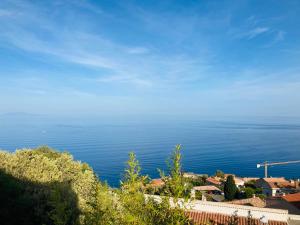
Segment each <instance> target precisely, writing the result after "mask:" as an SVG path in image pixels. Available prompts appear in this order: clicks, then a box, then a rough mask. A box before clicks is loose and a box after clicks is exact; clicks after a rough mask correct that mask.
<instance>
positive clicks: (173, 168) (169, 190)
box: [160, 145, 190, 198]
mask: <svg viewBox="0 0 300 225" xmlns="http://www.w3.org/2000/svg"><path fill="white" fill-rule="evenodd" d="M181 160H182V155H181V145H176V146H175V149H174V151H173V152H172V154H171V157H170V158H169V160H168V161H167V165H168V168H169V175H168V176H165V174H164V172H160V174H161V177H162V179H163V180H164V182H165V189H164V192H165V193H166V194H167V195H169V196H172V197H175V198H182V197H183V198H185V197H189V194H190V187H189V186H187V185H185V179H184V178H183V176H182V163H181Z"/></svg>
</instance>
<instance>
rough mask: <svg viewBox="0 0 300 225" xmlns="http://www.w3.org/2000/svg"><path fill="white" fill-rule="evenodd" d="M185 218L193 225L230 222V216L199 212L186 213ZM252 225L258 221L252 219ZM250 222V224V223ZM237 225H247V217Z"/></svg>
mask: <svg viewBox="0 0 300 225" xmlns="http://www.w3.org/2000/svg"><path fill="white" fill-rule="evenodd" d="M186 214H187V216H188V217H189V218H190V219H191V221H192V222H193V223H194V224H195V225H203V224H207V223H209V224H212V225H221V224H226V223H228V222H229V221H230V216H229V215H225V214H220V213H208V212H201V211H187V212H186ZM252 221H253V225H260V224H261V223H260V221H259V219H252ZM252 221H251V222H252ZM238 225H248V218H247V217H241V216H239V217H238ZM268 225H287V223H286V222H281V221H271V220H269V221H268Z"/></svg>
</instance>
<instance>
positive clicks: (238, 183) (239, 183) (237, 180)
mask: <svg viewBox="0 0 300 225" xmlns="http://www.w3.org/2000/svg"><path fill="white" fill-rule="evenodd" d="M233 179H234V182H235V185H236V186H237V187H238V188H240V187H243V186H244V185H245V181H244V180H243V179H242V178H238V177H233Z"/></svg>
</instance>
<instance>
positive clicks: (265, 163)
mask: <svg viewBox="0 0 300 225" xmlns="http://www.w3.org/2000/svg"><path fill="white" fill-rule="evenodd" d="M291 163H300V160H295V161H286V162H267V161H266V162H263V163H259V164H257V168H260V167H262V166H264V167H265V178H267V177H268V166H274V165H284V164H291Z"/></svg>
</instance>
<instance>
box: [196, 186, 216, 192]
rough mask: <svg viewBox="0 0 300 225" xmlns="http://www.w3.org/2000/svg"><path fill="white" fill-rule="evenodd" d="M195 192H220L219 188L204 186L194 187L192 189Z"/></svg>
mask: <svg viewBox="0 0 300 225" xmlns="http://www.w3.org/2000/svg"><path fill="white" fill-rule="evenodd" d="M193 189H194V190H195V191H221V190H220V189H219V188H217V187H216V186H213V185H206V186H195V187H193Z"/></svg>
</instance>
